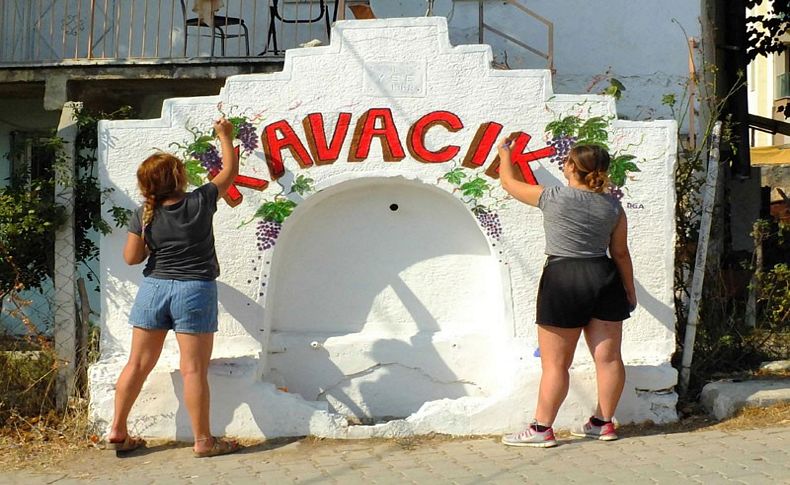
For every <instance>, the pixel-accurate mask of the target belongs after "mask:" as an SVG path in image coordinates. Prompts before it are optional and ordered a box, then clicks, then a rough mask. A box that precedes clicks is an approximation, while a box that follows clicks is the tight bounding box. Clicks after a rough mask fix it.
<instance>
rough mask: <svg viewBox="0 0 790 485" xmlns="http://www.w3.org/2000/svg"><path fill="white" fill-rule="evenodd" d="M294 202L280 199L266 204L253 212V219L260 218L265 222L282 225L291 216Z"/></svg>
mask: <svg viewBox="0 0 790 485" xmlns="http://www.w3.org/2000/svg"><path fill="white" fill-rule="evenodd" d="M295 207H296V202H294V201H292V200H289V199H284V198H280V199H277V200H274V201H272V202H266V203H264V204H263V205H261V206H260V207H258V210H257V211H255V217H260V218H262V219H263V220H265V221H273V222H279V223H280V224H282V223H283V222H284V221H285V219H286V218H287V217H288V216H290V215H291V212H293V210H294V208H295Z"/></svg>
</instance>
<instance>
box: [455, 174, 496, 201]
mask: <svg viewBox="0 0 790 485" xmlns="http://www.w3.org/2000/svg"><path fill="white" fill-rule="evenodd" d="M460 189H461V193H462V194H464V196H465V197H471V198H473V199H479V198H481V197H483V195H485V193H486V192H488V191H489V190H491V186H490V185H489V184H488V182H486V181H485V179H483V178H481V177H475V178H473V179H472V180H470V181H469V182H466V183H464V184H461V187H460Z"/></svg>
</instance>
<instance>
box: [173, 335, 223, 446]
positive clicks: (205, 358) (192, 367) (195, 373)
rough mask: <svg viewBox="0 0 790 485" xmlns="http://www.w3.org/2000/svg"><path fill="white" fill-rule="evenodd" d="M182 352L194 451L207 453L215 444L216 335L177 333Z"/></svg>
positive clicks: (182, 369) (182, 375) (182, 372)
mask: <svg viewBox="0 0 790 485" xmlns="http://www.w3.org/2000/svg"><path fill="white" fill-rule="evenodd" d="M176 339H177V340H178V347H179V349H180V351H181V378H182V379H183V380H184V403H185V404H186V408H187V412H188V413H189V418H190V420H191V421H192V434H193V435H194V437H195V447H194V449H195V451H198V452H200V451H205V450H207V449H210V448H211V446H212V445H213V444H214V443H213V441H212V440H211V426H210V424H209V404H210V400H211V399H210V392H209V388H208V366H209V361H210V360H211V351H212V349H213V348H214V334H213V333H176Z"/></svg>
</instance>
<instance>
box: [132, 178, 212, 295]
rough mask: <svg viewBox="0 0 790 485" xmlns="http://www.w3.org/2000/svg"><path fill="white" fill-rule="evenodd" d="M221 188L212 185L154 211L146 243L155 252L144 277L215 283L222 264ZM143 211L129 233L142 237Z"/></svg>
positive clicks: (136, 214) (140, 208)
mask: <svg viewBox="0 0 790 485" xmlns="http://www.w3.org/2000/svg"><path fill="white" fill-rule="evenodd" d="M217 195H218V192H217V186H216V185H214V184H213V183H211V182H209V183H207V184H205V185H203V186H201V187H199V188H197V189H195V190H194V191H192V192H189V193H188V194H186V196H185V197H184V198H183V199H182V200H181V201H179V202H177V203H175V204H172V205H167V206H159V207H157V208H156V209H154V218H153V220H152V221H151V223H150V224H149V225H148V226H146V228H145V243H146V245H147V246H148V248H149V250H150V251H151V253H150V255H149V256H148V262H147V263H146V265H145V269H144V270H143V275H145V276H151V277H153V278H159V279H166V280H182V281H185V280H209V281H210V280H214V279H216V278H217V276H219V261H217V253H216V252H215V250H214V228H213V219H214V213H215V212H216V211H217ZM142 220H143V208H142V207H138V208H137V210H136V211H135V212H134V215H133V216H132V218H131V219H130V221H129V226H128V227H129V232H131V233H134V234H137V235H138V236H139V235H141V234H142V232H143V228H142Z"/></svg>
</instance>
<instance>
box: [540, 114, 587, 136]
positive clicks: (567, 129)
mask: <svg viewBox="0 0 790 485" xmlns="http://www.w3.org/2000/svg"><path fill="white" fill-rule="evenodd" d="M581 124H582V121H581V119H580V118H579V117H578V116H573V115H571V116H566V117H565V118H563V119H561V120H556V121H552V122H551V123H549V124H547V125H546V131H547V132H549V133H551V135H552V137H555V138H556V137H561V136H576V133H577V131H578V130H579V127H580V126H581Z"/></svg>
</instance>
